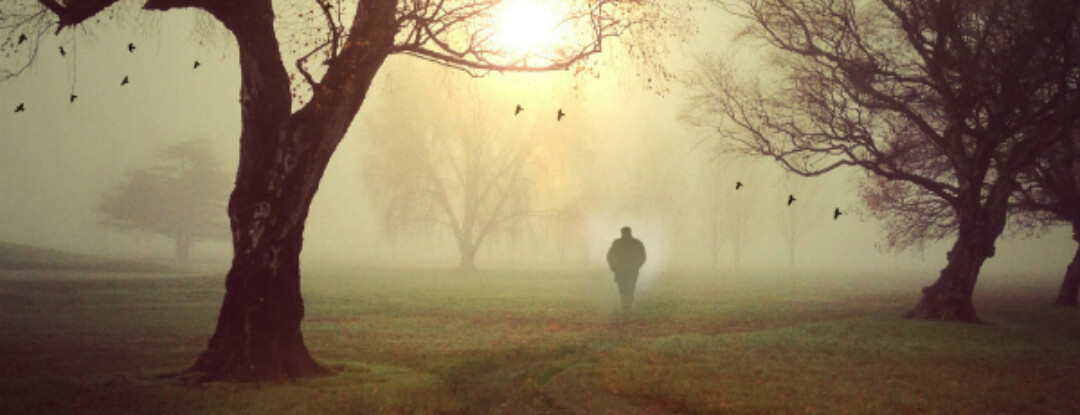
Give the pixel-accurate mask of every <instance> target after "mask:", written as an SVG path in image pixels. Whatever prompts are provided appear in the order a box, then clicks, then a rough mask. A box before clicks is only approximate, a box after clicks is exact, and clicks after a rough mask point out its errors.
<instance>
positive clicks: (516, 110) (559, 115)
mask: <svg viewBox="0 0 1080 415" xmlns="http://www.w3.org/2000/svg"><path fill="white" fill-rule="evenodd" d="M522 111H525V107H522V106H521V104H517V107H515V108H514V116H517V115H518V114H521V112H522ZM565 116H566V113H565V112H563V110H562V108H559V112H556V113H555V121H562V119H563V117H565Z"/></svg>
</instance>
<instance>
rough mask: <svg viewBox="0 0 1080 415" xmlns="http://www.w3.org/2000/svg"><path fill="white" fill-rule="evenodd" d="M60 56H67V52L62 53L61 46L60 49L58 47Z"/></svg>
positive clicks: (62, 48)
mask: <svg viewBox="0 0 1080 415" xmlns="http://www.w3.org/2000/svg"><path fill="white" fill-rule="evenodd" d="M60 56H67V52H66V51H64V47H63V46H61V47H60Z"/></svg>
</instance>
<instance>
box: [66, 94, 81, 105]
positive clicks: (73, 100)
mask: <svg viewBox="0 0 1080 415" xmlns="http://www.w3.org/2000/svg"><path fill="white" fill-rule="evenodd" d="M78 97H79V96H78V95H75V94H71V98H68V102H72V103H73V102H75V99H76V98H78Z"/></svg>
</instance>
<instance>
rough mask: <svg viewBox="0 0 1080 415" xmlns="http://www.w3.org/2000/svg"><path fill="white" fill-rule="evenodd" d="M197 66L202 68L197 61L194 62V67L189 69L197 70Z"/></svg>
mask: <svg viewBox="0 0 1080 415" xmlns="http://www.w3.org/2000/svg"><path fill="white" fill-rule="evenodd" d="M199 66H202V64H201V63H199V61H195V66H194V67H193V68H191V69H199Z"/></svg>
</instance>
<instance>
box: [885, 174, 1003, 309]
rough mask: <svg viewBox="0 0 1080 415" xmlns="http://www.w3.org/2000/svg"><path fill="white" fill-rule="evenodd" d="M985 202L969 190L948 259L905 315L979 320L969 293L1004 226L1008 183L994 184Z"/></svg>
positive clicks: (992, 253) (973, 287) (958, 214)
mask: <svg viewBox="0 0 1080 415" xmlns="http://www.w3.org/2000/svg"><path fill="white" fill-rule="evenodd" d="M994 188H995V190H994V191H992V192H991V193H992V195H991V196H988V197H987V201H986V202H985V204H984V205H981V206H980V204H979V203H978V201H979V200H978V197H979V196H978V194H972V195H970V196H969V197H970V198H971V199H970V200H969V202H968V204H967V205H966V209H963V210H960V211H958V212H957V216H958V218H959V222H960V223H959V231H958V232H957V238H956V243H954V244H953V247H952V249H951V250H949V253H948V263H947V264H946V265H945V268H944V269H942V270H941V274H940V275H939V276H938V279H937V281H936V282H934V284H933V285H930V286H928V287H924V288H923V290H922V293H923V296H922V300H921V301H920V302H919V304H918V305H916V306H915V308H914V309H913V310H911V311H910V312H909V313H908V314H907V315H906V317H908V318H917V319H925V320H943V321H955V322H962V323H979V322H981V321H980V320H979V317H978V315H976V313H975V306H974V305H973V304H972V302H971V299H972V294H973V293H974V291H975V282H976V281H978V278H979V270H980V269H981V268H982V265H983V263H984V262H986V260H987V259H989V258H991V257H993V256H994V243H995V242H996V241H997V238H998V236H999V235H1001V232H1002V231H1003V230H1004V229H1005V218H1006V215H1005V212H1006V210H1005V208H1006V206H1007V201H1008V194H1009V192H1011V189H1012V188H1011V187H1008V186H1006V185H1005V184H996V185H995V186H994Z"/></svg>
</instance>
